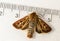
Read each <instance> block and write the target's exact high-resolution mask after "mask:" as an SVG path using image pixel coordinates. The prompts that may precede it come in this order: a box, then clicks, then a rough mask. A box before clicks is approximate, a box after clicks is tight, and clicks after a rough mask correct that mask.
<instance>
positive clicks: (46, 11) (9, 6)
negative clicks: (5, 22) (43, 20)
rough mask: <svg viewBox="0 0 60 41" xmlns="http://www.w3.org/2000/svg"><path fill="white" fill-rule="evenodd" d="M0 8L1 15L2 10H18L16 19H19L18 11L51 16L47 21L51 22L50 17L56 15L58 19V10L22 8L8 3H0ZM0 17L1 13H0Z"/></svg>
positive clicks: (22, 6) (59, 13) (59, 11)
mask: <svg viewBox="0 0 60 41" xmlns="http://www.w3.org/2000/svg"><path fill="white" fill-rule="evenodd" d="M0 8H3V12H2V13H3V14H4V9H5V8H7V9H11V11H13V10H19V14H16V16H15V17H16V18H17V17H20V11H30V12H31V11H35V12H37V13H38V14H40V15H41V16H42V17H44V16H45V14H49V15H50V14H51V18H48V21H49V22H50V21H52V15H58V16H59V17H60V10H53V9H46V8H40V7H32V6H24V5H17V4H8V3H0ZM0 15H1V12H0Z"/></svg>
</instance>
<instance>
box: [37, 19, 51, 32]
mask: <svg viewBox="0 0 60 41" xmlns="http://www.w3.org/2000/svg"><path fill="white" fill-rule="evenodd" d="M50 31H51V27H50V26H49V25H48V24H47V23H46V22H44V21H43V20H42V19H40V18H38V23H37V27H36V32H38V33H47V32H50Z"/></svg>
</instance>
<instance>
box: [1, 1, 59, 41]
mask: <svg viewBox="0 0 60 41" xmlns="http://www.w3.org/2000/svg"><path fill="white" fill-rule="evenodd" d="M0 2H4V3H11V4H12V3H13V4H21V5H28V6H36V7H42V8H49V9H57V10H60V0H0ZM4 12H5V16H0V41H60V19H59V16H56V15H54V16H53V20H52V22H48V23H49V24H50V25H51V27H52V29H53V31H52V32H50V33H47V34H38V33H36V32H35V34H34V35H35V36H34V37H33V38H31V39H29V38H27V37H26V36H27V30H24V31H22V30H17V29H15V28H14V27H13V26H12V24H13V23H14V22H15V21H16V20H18V19H19V18H15V15H14V13H16V12H17V13H18V11H16V12H15V11H13V12H11V11H10V10H9V9H6V10H5V11H4ZM24 14H27V13H25V12H21V16H20V17H23V16H25V15H24Z"/></svg>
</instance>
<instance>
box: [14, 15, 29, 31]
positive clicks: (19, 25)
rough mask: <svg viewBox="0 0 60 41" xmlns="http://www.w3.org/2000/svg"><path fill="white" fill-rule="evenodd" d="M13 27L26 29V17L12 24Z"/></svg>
mask: <svg viewBox="0 0 60 41" xmlns="http://www.w3.org/2000/svg"><path fill="white" fill-rule="evenodd" d="M13 26H14V27H15V28H17V29H22V30H23V29H26V28H27V27H28V16H26V17H24V18H22V19H20V20H18V21H16V22H14V23H13Z"/></svg>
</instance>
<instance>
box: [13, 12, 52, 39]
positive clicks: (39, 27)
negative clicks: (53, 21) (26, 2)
mask: <svg viewBox="0 0 60 41" xmlns="http://www.w3.org/2000/svg"><path fill="white" fill-rule="evenodd" d="M13 26H14V27H15V28H16V29H22V30H25V29H27V30H28V33H27V37H29V38H32V37H33V33H34V32H35V31H36V32H37V33H48V32H50V31H51V30H52V29H51V27H50V26H49V25H48V24H47V23H46V22H44V21H43V20H42V19H41V18H39V17H38V15H37V14H36V12H33V13H31V14H29V15H27V16H25V17H24V18H22V19H19V20H18V21H16V22H14V23H13Z"/></svg>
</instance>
